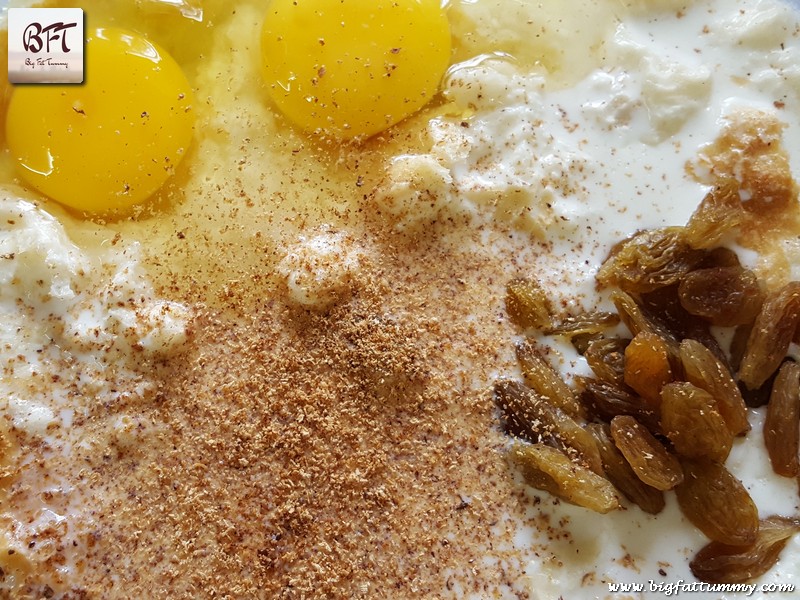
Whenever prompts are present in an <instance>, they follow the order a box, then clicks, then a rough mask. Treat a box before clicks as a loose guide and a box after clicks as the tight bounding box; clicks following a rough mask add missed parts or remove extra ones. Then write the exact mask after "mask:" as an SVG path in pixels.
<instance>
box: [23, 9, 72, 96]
mask: <svg viewBox="0 0 800 600" xmlns="http://www.w3.org/2000/svg"><path fill="white" fill-rule="evenodd" d="M84 40H85V38H84V35H83V10H82V9H80V8H9V9H8V80H9V81H10V82H11V83H82V82H83V46H84Z"/></svg>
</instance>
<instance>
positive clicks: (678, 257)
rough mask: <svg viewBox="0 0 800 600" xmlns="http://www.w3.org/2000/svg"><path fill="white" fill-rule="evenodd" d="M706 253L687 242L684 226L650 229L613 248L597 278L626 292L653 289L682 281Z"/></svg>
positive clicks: (602, 282)
mask: <svg viewBox="0 0 800 600" xmlns="http://www.w3.org/2000/svg"><path fill="white" fill-rule="evenodd" d="M704 256H705V253H704V252H702V251H701V250H696V249H694V248H692V247H691V246H690V245H689V244H688V243H687V242H686V240H685V238H684V230H683V227H664V228H662V229H647V230H644V231H640V232H638V233H636V234H634V235H633V236H632V237H631V238H629V239H627V240H625V241H624V242H622V243H621V244H618V245H617V246H616V247H615V248H614V249H613V250H612V253H611V255H610V256H609V257H608V258H607V259H606V261H605V262H604V263H603V265H602V266H601V267H600V270H599V271H598V272H597V281H598V283H600V284H601V285H603V286H610V285H616V286H617V287H619V288H620V289H622V290H624V291H626V292H635V293H641V292H651V291H653V290H656V289H658V288H660V287H664V286H667V285H672V284H673V283H677V282H678V281H680V279H681V277H683V276H684V275H685V274H686V273H688V272H689V271H691V270H692V269H693V268H695V267H696V266H697V265H698V264H699V263H700V261H701V260H703V257H704Z"/></svg>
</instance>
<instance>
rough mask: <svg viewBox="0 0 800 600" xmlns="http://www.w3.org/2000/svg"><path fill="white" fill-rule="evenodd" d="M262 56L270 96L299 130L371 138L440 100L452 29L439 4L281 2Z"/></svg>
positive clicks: (269, 21)
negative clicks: (438, 91)
mask: <svg viewBox="0 0 800 600" xmlns="http://www.w3.org/2000/svg"><path fill="white" fill-rule="evenodd" d="M261 49H262V54H263V61H264V76H265V78H266V82H267V84H268V89H269V94H270V96H271V97H272V100H273V101H274V102H275V104H276V105H277V106H278V108H279V109H280V110H281V111H282V112H283V113H284V114H285V115H286V116H287V117H288V118H289V119H290V120H291V121H292V122H294V123H295V124H296V125H298V126H299V127H301V128H303V129H305V130H308V131H322V132H325V133H328V134H331V135H334V136H336V137H339V138H355V137H369V136H371V135H374V134H376V133H378V132H380V131H383V130H385V129H387V128H388V127H391V126H392V125H394V124H395V123H398V122H400V121H402V120H403V119H405V118H406V117H408V116H409V115H411V114H413V113H415V112H416V111H418V110H419V109H420V108H422V107H423V106H424V105H425V104H427V103H428V102H429V101H430V100H431V98H432V97H433V96H434V95H435V94H436V91H437V89H438V87H439V83H440V81H441V79H442V76H443V75H444V72H445V70H446V69H447V66H448V64H449V62H450V27H449V23H448V20H447V15H446V14H445V11H444V9H443V8H442V6H441V4H440V2H439V0H274V1H273V2H272V3H271V4H270V6H269V10H268V13H267V15H266V18H265V20H264V25H263V28H262V39H261Z"/></svg>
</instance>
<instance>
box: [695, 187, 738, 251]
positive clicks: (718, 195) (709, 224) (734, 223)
mask: <svg viewBox="0 0 800 600" xmlns="http://www.w3.org/2000/svg"><path fill="white" fill-rule="evenodd" d="M744 218H745V214H744V208H743V207H742V200H741V198H740V196H739V183H738V182H737V181H736V179H734V178H733V177H724V178H720V179H718V180H717V183H716V185H715V186H714V188H713V189H712V190H711V191H710V192H709V193H708V194H706V196H705V198H703V200H702V201H701V202H700V205H699V206H698V207H697V209H696V210H695V211H694V213H693V214H692V216H691V217H690V218H689V222H688V223H687V224H686V230H685V232H684V238H685V240H686V241H687V242H688V243H689V244H690V245H691V246H692V247H693V248H705V249H708V248H714V247H715V246H719V245H720V244H721V243H722V241H723V240H724V239H725V237H726V236H728V235H729V233H730V232H731V231H732V230H734V229H736V228H738V227H739V226H740V225H741V224H742V223H743V222H744Z"/></svg>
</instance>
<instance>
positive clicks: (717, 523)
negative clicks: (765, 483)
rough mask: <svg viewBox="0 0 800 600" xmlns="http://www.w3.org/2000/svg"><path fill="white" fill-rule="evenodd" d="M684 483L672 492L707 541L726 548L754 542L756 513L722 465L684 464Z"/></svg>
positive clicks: (687, 461)
mask: <svg viewBox="0 0 800 600" xmlns="http://www.w3.org/2000/svg"><path fill="white" fill-rule="evenodd" d="M682 465H683V471H684V479H683V483H681V484H680V485H679V486H677V487H676V488H675V494H676V496H677V498H678V506H680V508H681V512H683V514H684V516H685V517H686V518H687V519H689V521H691V522H692V524H693V525H694V526H695V527H697V528H698V529H699V530H700V531H702V532H703V533H704V534H705V535H706V536H707V537H708V538H709V539H711V540H713V541H716V542H720V543H723V544H727V545H729V546H746V545H748V544H752V543H754V542H755V541H756V535H757V534H758V510H757V509H756V505H755V503H754V502H753V500H752V498H750V494H749V493H748V492H747V490H746V489H745V487H744V486H743V485H742V482H741V481H739V480H738V479H737V478H736V477H734V476H733V475H731V473H730V472H729V471H728V470H727V469H726V468H725V467H724V466H723V465H721V464H719V463H715V462H713V461H710V460H685V461H684V462H683V463H682Z"/></svg>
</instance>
